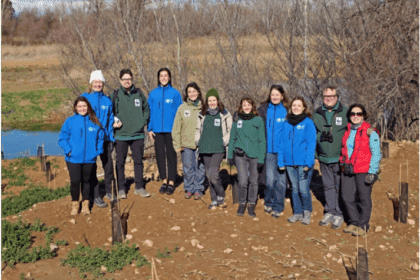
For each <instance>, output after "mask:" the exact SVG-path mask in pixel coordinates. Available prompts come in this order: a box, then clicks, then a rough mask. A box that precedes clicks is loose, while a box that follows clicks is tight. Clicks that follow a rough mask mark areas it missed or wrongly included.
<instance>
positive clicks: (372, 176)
mask: <svg viewBox="0 0 420 280" xmlns="http://www.w3.org/2000/svg"><path fill="white" fill-rule="evenodd" d="M376 180H378V175H376V174H370V173H369V174H368V175H367V176H366V178H365V184H366V185H370V186H372V185H373V184H374V183H375V182H376Z"/></svg>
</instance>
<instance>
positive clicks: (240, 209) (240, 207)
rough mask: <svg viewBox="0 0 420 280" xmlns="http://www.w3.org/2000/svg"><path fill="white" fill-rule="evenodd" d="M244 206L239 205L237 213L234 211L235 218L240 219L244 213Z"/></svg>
mask: <svg viewBox="0 0 420 280" xmlns="http://www.w3.org/2000/svg"><path fill="white" fill-rule="evenodd" d="M245 209H246V204H239V207H238V211H236V216H240V217H242V216H243V215H244V213H245Z"/></svg>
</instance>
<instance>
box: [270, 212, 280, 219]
mask: <svg viewBox="0 0 420 280" xmlns="http://www.w3.org/2000/svg"><path fill="white" fill-rule="evenodd" d="M280 215H281V213H280V212H276V211H273V213H271V217H272V218H276V219H278V218H280Z"/></svg>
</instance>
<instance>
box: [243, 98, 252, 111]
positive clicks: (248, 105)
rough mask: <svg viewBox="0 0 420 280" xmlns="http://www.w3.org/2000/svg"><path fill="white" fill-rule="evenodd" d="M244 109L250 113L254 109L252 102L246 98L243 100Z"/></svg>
mask: <svg viewBox="0 0 420 280" xmlns="http://www.w3.org/2000/svg"><path fill="white" fill-rule="evenodd" d="M242 110H244V113H245V114H249V113H251V111H252V105H251V103H248V102H247V101H246V100H244V101H243V102H242Z"/></svg>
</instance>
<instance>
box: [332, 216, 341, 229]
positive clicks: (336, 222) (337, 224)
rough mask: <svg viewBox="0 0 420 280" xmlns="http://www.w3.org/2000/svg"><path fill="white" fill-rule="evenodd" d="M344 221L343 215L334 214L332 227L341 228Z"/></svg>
mask: <svg viewBox="0 0 420 280" xmlns="http://www.w3.org/2000/svg"><path fill="white" fill-rule="evenodd" d="M343 222H344V218H343V217H341V216H334V219H333V223H332V225H331V228H332V229H339V228H340V227H341V225H342V224H343Z"/></svg>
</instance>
